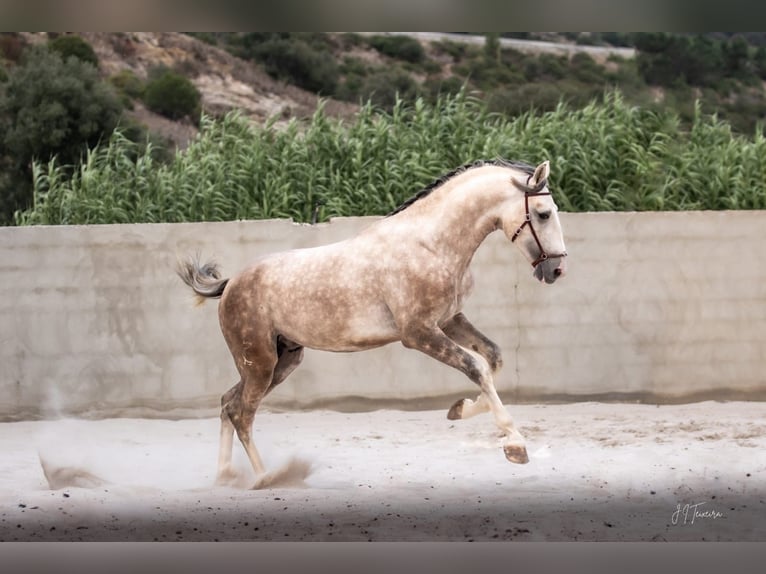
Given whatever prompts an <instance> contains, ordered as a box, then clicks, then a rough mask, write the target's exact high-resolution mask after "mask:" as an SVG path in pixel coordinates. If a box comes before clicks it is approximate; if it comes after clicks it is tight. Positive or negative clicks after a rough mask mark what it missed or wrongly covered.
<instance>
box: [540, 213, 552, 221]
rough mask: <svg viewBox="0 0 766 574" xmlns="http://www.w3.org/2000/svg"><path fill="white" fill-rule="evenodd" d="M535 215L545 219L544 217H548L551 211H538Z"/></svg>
mask: <svg viewBox="0 0 766 574" xmlns="http://www.w3.org/2000/svg"><path fill="white" fill-rule="evenodd" d="M537 215H538V216H539V217H540V219H543V220H545V219H548V218H550V216H551V212H550V211H541V212H540V213H538V214H537Z"/></svg>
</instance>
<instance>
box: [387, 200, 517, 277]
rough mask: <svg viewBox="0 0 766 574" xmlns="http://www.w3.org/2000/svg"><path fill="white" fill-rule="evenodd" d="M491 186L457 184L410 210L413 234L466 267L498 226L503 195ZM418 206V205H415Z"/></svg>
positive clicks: (432, 248) (456, 263)
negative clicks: (482, 187) (480, 186)
mask: <svg viewBox="0 0 766 574" xmlns="http://www.w3.org/2000/svg"><path fill="white" fill-rule="evenodd" d="M493 189H495V188H494V187H492V186H489V187H485V188H484V189H481V188H479V187H477V186H466V185H463V186H457V185H455V186H454V187H452V188H451V189H449V188H448V189H444V190H440V191H441V193H439V194H438V195H436V194H435V195H434V197H432V198H431V197H429V198H425V199H424V200H421V201H423V204H422V205H420V206H417V204H414V205H413V206H412V207H410V208H408V210H406V211H404V212H402V215H405V214H407V211H409V210H410V209H412V211H411V213H410V214H408V215H409V216H410V217H409V218H408V219H409V220H410V221H409V222H408V223H409V224H410V225H411V227H412V233H413V235H417V237H418V240H419V241H420V242H421V243H423V244H424V245H426V246H427V247H428V249H429V250H430V251H432V252H433V253H438V254H440V255H441V256H442V257H444V258H445V259H446V260H448V261H450V262H451V263H452V265H454V266H456V267H457V268H463V269H465V268H467V267H468V265H469V264H470V262H471V259H472V258H473V254H474V253H475V252H476V250H477V249H478V248H479V246H480V245H481V243H482V242H483V241H484V239H486V237H487V236H488V235H489V234H490V233H492V232H493V231H495V230H496V229H497V228H498V222H499V218H500V213H499V204H500V203H501V202H502V201H503V199H504V198H503V196H502V194H501V193H499V192H493V191H492V190H493ZM416 206H417V208H416Z"/></svg>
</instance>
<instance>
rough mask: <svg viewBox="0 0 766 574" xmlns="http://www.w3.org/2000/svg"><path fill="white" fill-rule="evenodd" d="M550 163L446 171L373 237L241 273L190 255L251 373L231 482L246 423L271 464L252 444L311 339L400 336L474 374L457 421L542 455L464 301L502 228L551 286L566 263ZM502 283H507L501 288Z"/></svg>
mask: <svg viewBox="0 0 766 574" xmlns="http://www.w3.org/2000/svg"><path fill="white" fill-rule="evenodd" d="M549 172H550V167H549V162H547V161H546V162H543V163H541V164H540V165H538V166H537V167H536V168H534V167H532V166H529V165H527V164H524V163H519V162H505V161H500V160H495V161H480V162H476V163H473V164H469V165H465V166H462V167H460V168H458V169H456V170H454V171H452V172H451V173H449V174H447V175H445V176H444V177H442V178H440V179H438V180H437V181H435V182H434V183H432V184H431V185H429V186H428V187H426V188H425V189H423V190H422V191H420V192H419V193H418V194H417V195H415V196H414V197H413V198H412V199H410V200H408V201H407V202H405V203H404V204H403V205H402V206H400V207H399V208H398V209H396V210H395V211H394V212H393V213H391V214H390V215H389V216H388V217H385V218H382V219H380V220H377V221H375V222H374V223H372V224H371V225H370V226H369V227H368V228H366V229H365V230H364V231H362V232H361V233H360V234H359V235H357V236H355V237H352V238H350V239H346V240H345V241H340V242H338V243H333V244H330V245H324V246H321V247H314V248H309V249H296V250H292V251H285V252H282V253H275V254H271V255H266V256H264V257H261V258H259V259H258V260H257V261H255V263H253V264H252V265H251V266H250V267H248V268H246V269H245V270H243V271H242V272H240V273H239V274H238V275H235V276H234V277H232V278H230V279H221V278H220V274H219V272H218V269H217V267H216V265H214V264H205V265H201V264H200V263H199V261H197V260H195V259H189V260H187V261H185V262H183V263H181V264H180V265H179V269H178V273H179V275H180V277H181V278H182V279H183V281H184V282H185V283H186V284H187V285H189V286H190V287H191V288H192V289H193V290H194V292H195V293H196V294H197V295H198V296H199V297H200V300H203V298H207V297H212V298H219V297H220V299H221V301H220V303H219V306H218V315H219V319H220V324H221V330H222V331H223V336H224V338H225V339H226V343H227V344H228V346H229V349H230V351H231V354H232V356H233V358H234V362H235V364H236V366H237V370H238V371H239V375H240V380H239V382H238V383H237V384H236V385H234V386H233V387H232V388H231V389H230V390H229V391H228V392H226V393H225V394H224V395H223V397H222V399H221V404H222V409H221V444H220V451H219V460H218V475H217V476H218V481H219V482H226V481H227V480H228V479H229V478H230V477H231V476H232V475H233V470H232V467H231V455H232V443H233V436H234V432H235V431H236V433H237V436H238V437H239V440H240V441H241V442H242V445H243V446H244V448H245V451H246V452H247V455H248V458H249V459H250V463H251V464H252V466H253V469H254V470H255V473H256V475H257V476H263V475H264V474H265V472H266V469H265V468H264V465H263V462H262V461H261V458H260V456H259V454H258V451H257V449H256V447H255V444H254V442H253V440H252V436H251V430H252V425H253V419H254V416H255V411H256V409H257V408H258V405H259V404H260V402H261V401H262V400H263V398H264V397H265V396H266V395H267V394H268V393H269V392H270V391H271V390H272V389H274V387H276V386H277V385H279V384H280V383H281V382H282V381H284V380H285V379H286V378H287V376H288V375H289V374H290V373H291V372H292V371H293V370H294V369H295V368H296V367H297V366H298V364H299V363H300V362H301V359H302V358H303V350H304V348H309V349H319V350H323V351H339V352H348V351H363V350H366V349H372V348H375V347H379V346H381V345H386V344H388V343H393V342H395V341H401V342H402V344H403V345H404V346H405V347H407V348H409V349H416V350H418V351H420V352H422V353H425V354H426V355H429V356H431V357H433V358H434V359H436V360H438V361H441V362H442V363H445V364H447V365H449V366H451V367H454V368H455V369H458V370H460V371H461V372H463V373H464V374H465V375H466V376H467V377H468V378H469V379H471V380H472V381H473V382H474V383H476V384H477V385H478V386H479V388H480V390H481V392H480V394H479V396H478V398H477V399H476V400H475V401H474V400H470V399H461V400H460V401H458V402H457V403H455V404H454V405H453V406H452V408H450V410H449V413H448V415H447V416H448V417H449V418H450V419H465V418H468V417H472V416H474V415H476V414H479V413H482V412H487V411H491V412H492V415H493V417H494V420H495V424H496V425H497V426H498V427H499V428H500V429H501V430H502V431H503V433H504V435H505V441H504V447H503V449H504V452H505V456H506V458H507V459H508V460H509V461H511V462H516V463H526V462H528V460H529V459H528V457H527V451H526V446H525V442H524V438H523V437H522V435H521V434H520V433H519V431H518V430H517V429H516V428H515V426H514V424H513V421H512V420H511V417H510V415H509V414H508V412H507V411H506V409H505V407H504V406H503V404H502V402H501V401H500V398H499V397H498V395H497V391H496V390H495V385H494V382H493V376H494V374H495V373H497V371H498V370H499V369H500V367H501V365H502V359H501V356H500V349H499V348H498V346H497V345H495V344H494V343H493V342H492V341H490V340H489V339H488V338H487V337H485V336H484V335H483V334H482V333H481V332H479V331H478V330H477V329H476V328H475V327H474V326H473V325H472V324H471V323H470V322H469V321H468V319H467V318H466V317H465V315H463V313H462V312H461V309H462V308H463V302H464V301H465V298H466V297H467V296H468V295H469V293H470V292H471V289H472V287H473V279H472V276H471V272H470V270H469V265H470V263H471V259H472V258H473V254H474V252H475V251H476V249H477V248H478V247H479V245H480V244H481V243H482V241H484V239H485V238H486V237H487V235H489V234H490V233H492V232H493V231H495V230H498V229H502V230H503V232H504V233H505V235H506V236H507V237H508V238H509V239H510V240H511V241H512V242H515V244H516V245H517V246H518V247H519V249H520V250H521V252H522V254H523V255H524V256H525V257H526V258H527V260H528V261H529V262H530V263H531V264H532V267H533V269H534V271H533V272H534V275H535V277H537V279H539V280H540V281H544V282H545V283H553V282H554V281H556V279H557V278H559V277H560V276H562V275H563V274H564V272H565V269H566V267H565V257H566V250H565V246H564V239H563V237H562V232H561V226H560V223H559V217H558V210H557V208H556V204H555V203H554V201H553V198H552V197H551V194H550V192H549V191H548V188H547V181H548V176H549ZM498 288H502V287H501V286H499V287H498Z"/></svg>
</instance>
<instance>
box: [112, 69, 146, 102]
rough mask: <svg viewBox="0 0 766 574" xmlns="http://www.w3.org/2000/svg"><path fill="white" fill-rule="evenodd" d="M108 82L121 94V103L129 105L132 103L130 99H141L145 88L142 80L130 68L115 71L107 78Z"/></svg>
mask: <svg viewBox="0 0 766 574" xmlns="http://www.w3.org/2000/svg"><path fill="white" fill-rule="evenodd" d="M109 82H110V83H111V84H112V86H114V88H115V89H116V90H117V92H118V93H119V94H120V95H121V96H122V100H123V103H124V104H126V106H131V107H132V105H133V103H132V101H133V100H138V99H141V98H142V97H143V95H144V91H145V89H146V86H145V85H144V82H143V80H141V78H139V77H138V76H136V75H135V74H134V73H133V72H132V71H131V70H122V71H120V72H118V73H116V74H115V75H114V76H112V77H111V78H109Z"/></svg>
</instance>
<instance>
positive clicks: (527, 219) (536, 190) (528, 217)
mask: <svg viewBox="0 0 766 574" xmlns="http://www.w3.org/2000/svg"><path fill="white" fill-rule="evenodd" d="M530 177H532V176H529V177H528V178H527V183H526V185H525V184H523V183H521V182H520V181H518V180H517V179H516V178H511V181H512V182H513V184H514V185H515V186H516V187H517V188H519V189H520V190H521V191H523V192H524V222H523V223H522V224H521V225H519V228H518V229H517V230H516V231H514V233H513V235H512V236H511V242H513V241H516V239H517V238H518V237H519V235H521V232H522V231H523V230H524V228H525V227H526V226H527V225H529V230H530V231H531V232H532V237H533V238H534V240H535V243H537V247H538V249H540V255H539V256H538V258H537V259H535V260H534V261H533V262H532V267H537V266H538V265H540V263H542V262H543V261H545V260H546V259H549V258H551V257H566V256H567V252H566V251H563V252H561V253H553V254H549V253H547V252H546V251H545V249H544V248H543V244H542V243H540V238H539V237H537V232H536V231H535V227H534V226H533V225H532V214H531V213H529V198H530V197H533V196H538V195H551V192H550V191H543V189H544V188H545V186H546V184H547V182H548V180H546V179H544V180H542V181H541V182H540V183H538V184H537V185H536V186H535V187H529V179H530Z"/></svg>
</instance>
